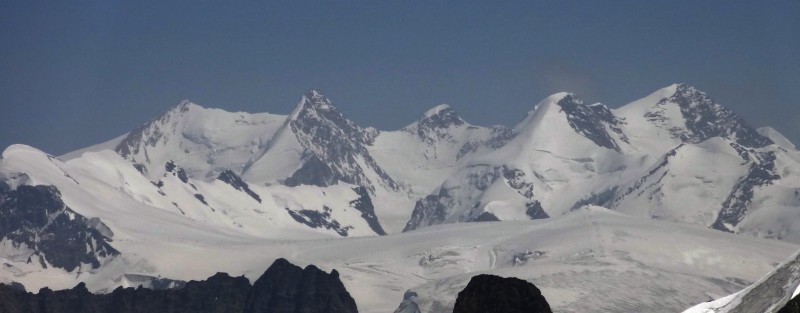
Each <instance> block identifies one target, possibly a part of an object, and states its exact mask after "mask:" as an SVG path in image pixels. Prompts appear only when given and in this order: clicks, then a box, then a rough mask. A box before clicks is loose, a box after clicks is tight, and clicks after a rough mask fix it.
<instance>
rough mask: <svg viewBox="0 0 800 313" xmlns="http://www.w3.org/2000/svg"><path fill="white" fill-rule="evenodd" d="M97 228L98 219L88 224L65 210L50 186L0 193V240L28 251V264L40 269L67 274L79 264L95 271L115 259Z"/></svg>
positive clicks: (113, 250)
mask: <svg viewBox="0 0 800 313" xmlns="http://www.w3.org/2000/svg"><path fill="white" fill-rule="evenodd" d="M100 225H103V224H102V222H100V221H99V219H98V220H95V221H92V220H90V219H87V218H86V217H84V216H82V215H80V214H78V213H76V212H75V211H73V210H72V209H70V208H69V207H67V206H66V205H65V204H64V202H63V201H62V200H61V193H60V192H59V191H58V189H57V188H56V187H54V186H27V185H22V186H19V187H17V189H15V190H8V191H0V240H9V241H10V242H11V244H12V245H13V246H14V247H15V248H19V249H27V250H30V253H31V254H30V256H29V257H28V262H36V263H39V264H41V265H42V267H48V266H53V267H58V268H63V269H65V270H67V271H69V272H71V271H74V270H75V269H78V268H79V267H81V265H82V264H89V265H91V267H92V268H98V267H100V265H101V264H102V263H103V261H104V260H106V259H108V258H111V257H113V256H116V255H119V252H118V251H117V250H116V249H114V248H113V247H111V245H110V244H109V243H108V241H110V238H108V237H106V236H104V235H103V234H102V233H101V231H100V230H98V229H102V227H100ZM103 227H105V226H104V225H103ZM106 228H107V227H106ZM107 234H108V235H113V233H110V232H108V233H107ZM23 261H24V260H23Z"/></svg>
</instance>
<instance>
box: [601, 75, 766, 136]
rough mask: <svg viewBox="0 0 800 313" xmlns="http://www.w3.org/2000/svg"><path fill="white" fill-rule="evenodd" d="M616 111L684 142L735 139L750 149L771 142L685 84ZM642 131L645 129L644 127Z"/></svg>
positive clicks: (701, 92) (706, 95)
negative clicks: (718, 138) (720, 138)
mask: <svg viewBox="0 0 800 313" xmlns="http://www.w3.org/2000/svg"><path fill="white" fill-rule="evenodd" d="M616 112H618V113H620V114H621V115H622V116H624V117H626V119H627V120H628V121H632V120H636V119H639V120H643V122H644V123H645V124H642V125H652V126H655V128H654V129H655V130H653V131H650V133H651V135H653V136H658V135H657V134H658V133H666V134H669V136H670V137H671V138H672V139H678V140H680V141H682V142H684V143H687V142H690V143H699V142H701V141H704V140H706V139H709V138H711V137H723V138H728V139H733V140H735V141H736V142H737V143H739V144H742V145H744V146H747V147H763V146H766V145H769V144H771V143H772V140H770V139H769V138H767V137H764V136H762V135H761V134H759V133H757V132H756V131H755V130H754V129H753V128H751V127H750V126H749V125H747V123H746V122H745V121H744V119H743V118H741V117H740V116H738V115H736V114H735V113H734V112H733V111H731V110H730V109H728V108H726V107H724V106H723V105H721V104H719V103H717V102H716V101H714V99H712V98H711V97H710V96H708V94H706V93H705V92H703V91H701V90H699V89H697V88H695V87H694V86H691V85H689V84H686V83H676V84H672V85H670V86H667V87H664V88H661V89H659V90H657V91H655V92H653V93H652V94H650V95H648V96H647V97H644V98H642V99H639V100H637V101H634V102H632V103H630V104H627V105H625V106H623V107H622V108H620V109H618V110H616ZM659 129H660V130H661V131H660V132H659V131H658V130H659ZM640 131H646V130H645V128H642V129H640Z"/></svg>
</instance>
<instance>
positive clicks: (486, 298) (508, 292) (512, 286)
mask: <svg viewBox="0 0 800 313" xmlns="http://www.w3.org/2000/svg"><path fill="white" fill-rule="evenodd" d="M486 312H503V313H523V312H524V313H552V312H553V311H551V310H550V305H549V304H548V303H547V300H545V298H544V296H542V293H541V291H539V289H538V288H536V286H534V285H533V284H531V283H529V282H527V281H524V280H521V279H518V278H503V277H499V276H494V275H478V276H475V277H472V279H471V280H470V281H469V284H467V287H466V288H464V290H462V291H461V292H459V293H458V298H456V304H455V307H454V308H453V313H486Z"/></svg>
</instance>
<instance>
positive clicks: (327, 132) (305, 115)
mask: <svg viewBox="0 0 800 313" xmlns="http://www.w3.org/2000/svg"><path fill="white" fill-rule="evenodd" d="M288 127H289V129H291V131H292V132H293V133H294V135H295V137H296V138H297V141H298V143H299V144H300V145H301V146H302V147H303V149H304V150H305V152H304V156H303V158H304V159H305V161H304V164H303V166H302V167H301V168H300V169H298V170H297V171H296V172H295V173H293V174H292V176H290V177H289V178H287V179H286V180H285V181H284V184H287V185H290V186H293V185H301V184H303V185H317V186H328V185H331V184H335V183H336V182H338V181H342V182H346V183H349V184H354V185H358V186H363V187H367V188H369V189H370V190H372V191H374V190H375V185H376V184H382V185H384V186H386V187H388V188H390V189H397V187H398V186H397V184H396V183H395V182H394V180H392V178H391V177H389V176H388V174H386V173H385V172H384V171H383V169H381V168H380V167H379V166H378V164H377V163H376V162H375V160H374V159H373V158H372V156H371V155H370V153H369V151H368V150H367V148H366V146H369V145H372V144H373V143H374V141H375V137H376V136H377V135H378V132H377V131H375V130H374V129H371V128H367V129H364V128H361V127H359V126H358V125H357V124H356V123H354V122H353V121H351V120H348V119H346V118H345V117H344V116H343V115H342V114H341V113H340V112H339V111H338V110H337V109H336V107H335V106H334V105H333V104H332V103H331V101H330V100H328V99H327V98H325V96H323V95H321V94H320V93H319V91H316V90H312V91H311V92H309V93H307V94H306V95H304V96H303V97H302V99H301V100H300V103H299V104H298V105H297V108H295V110H294V111H293V112H292V114H291V116H290V117H289V120H288ZM362 164H363V165H362ZM364 165H365V166H364ZM367 171H372V172H374V173H375V175H374V176H373V177H378V178H379V179H380V181H372V180H370V179H369V178H368V175H367V174H366V172H367ZM369 176H372V175H369Z"/></svg>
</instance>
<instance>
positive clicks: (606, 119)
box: [556, 94, 627, 151]
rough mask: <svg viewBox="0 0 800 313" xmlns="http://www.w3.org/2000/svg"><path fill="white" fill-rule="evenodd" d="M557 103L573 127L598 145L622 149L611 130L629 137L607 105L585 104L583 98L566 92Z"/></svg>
mask: <svg viewBox="0 0 800 313" xmlns="http://www.w3.org/2000/svg"><path fill="white" fill-rule="evenodd" d="M556 104H557V105H558V106H559V107H560V108H561V111H562V112H564V114H566V116H567V122H568V123H569V125H570V126H571V127H572V129H574V130H575V131H576V132H577V133H579V134H581V135H583V136H584V137H586V138H588V139H589V140H591V141H593V142H594V143H595V144H597V145H598V146H601V147H604V148H608V149H612V150H616V151H620V148H619V145H618V144H617V142H616V140H614V137H612V136H611V134H610V133H609V131H611V132H614V133H616V134H617V137H619V138H620V140H622V141H624V142H627V137H626V136H625V134H624V133H623V132H622V129H620V128H619V125H620V124H621V123H620V120H619V119H617V117H616V116H615V115H614V113H612V112H611V110H609V109H608V107H606V106H605V105H603V104H599V103H598V104H593V105H585V104H584V103H583V100H581V99H580V98H578V97H577V96H575V95H573V94H566V95H565V96H564V97H563V98H561V100H559V101H558V102H556ZM607 128H608V129H607Z"/></svg>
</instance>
